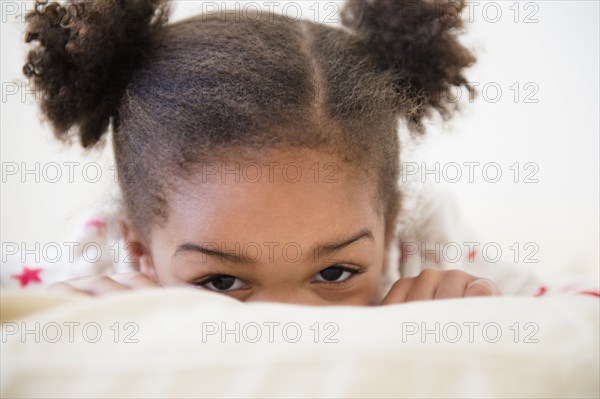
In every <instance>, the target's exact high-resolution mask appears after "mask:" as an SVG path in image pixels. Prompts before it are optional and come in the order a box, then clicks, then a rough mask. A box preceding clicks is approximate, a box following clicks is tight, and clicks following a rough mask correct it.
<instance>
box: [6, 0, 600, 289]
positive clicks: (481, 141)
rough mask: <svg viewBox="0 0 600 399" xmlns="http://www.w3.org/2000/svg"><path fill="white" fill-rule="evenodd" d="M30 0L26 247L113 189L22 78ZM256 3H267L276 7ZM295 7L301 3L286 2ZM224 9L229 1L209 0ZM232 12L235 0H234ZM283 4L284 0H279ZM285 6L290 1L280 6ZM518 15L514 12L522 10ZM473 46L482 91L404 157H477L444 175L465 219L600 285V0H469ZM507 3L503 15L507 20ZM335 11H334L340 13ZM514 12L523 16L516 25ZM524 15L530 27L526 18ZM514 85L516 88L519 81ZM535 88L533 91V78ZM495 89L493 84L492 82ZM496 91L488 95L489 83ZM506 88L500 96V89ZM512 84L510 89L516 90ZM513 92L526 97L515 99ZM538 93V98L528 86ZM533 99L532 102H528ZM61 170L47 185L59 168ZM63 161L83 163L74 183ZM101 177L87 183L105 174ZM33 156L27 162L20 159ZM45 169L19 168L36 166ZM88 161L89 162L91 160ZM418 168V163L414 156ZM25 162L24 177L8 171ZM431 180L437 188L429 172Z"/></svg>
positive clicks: (11, 67) (19, 207) (15, 78)
mask: <svg viewBox="0 0 600 399" xmlns="http://www.w3.org/2000/svg"><path fill="white" fill-rule="evenodd" d="M30 3H31V2H22V1H17V2H10V1H2V2H1V3H0V5H1V7H2V23H1V36H2V37H1V82H2V103H1V134H0V137H1V156H2V165H3V170H2V186H1V188H2V192H1V214H0V217H1V230H0V232H1V234H2V237H1V240H2V242H17V243H24V245H25V246H27V248H33V246H34V244H35V243H36V242H40V243H41V244H42V245H44V243H48V242H58V243H61V242H63V241H66V240H68V238H69V234H70V233H71V232H72V231H73V230H74V228H75V227H76V224H77V223H79V222H80V217H81V213H82V212H84V211H85V210H86V209H88V208H89V207H91V206H94V205H95V204H98V203H100V202H101V201H102V200H103V198H104V194H105V193H106V192H107V191H108V189H109V188H110V187H111V186H113V185H114V182H113V179H114V172H113V171H112V170H111V169H110V166H111V165H112V162H113V161H112V155H111V154H110V150H111V148H110V146H107V147H106V148H105V149H104V150H99V151H94V152H92V153H88V154H85V153H84V151H83V150H81V149H80V148H78V147H77V146H73V147H67V146H64V145H62V144H60V143H59V142H57V141H55V140H54V139H53V137H52V134H51V131H50V129H49V127H48V126H47V125H45V124H43V123H42V122H41V121H40V119H39V114H38V113H37V108H36V103H35V100H34V96H33V95H31V94H27V92H26V87H25V86H24V85H25V80H24V78H23V77H22V75H21V67H22V65H23V63H24V58H25V54H26V51H27V47H26V45H25V44H24V43H23V41H22V37H23V31H24V26H23V24H22V21H21V19H20V18H19V17H18V16H16V15H15V13H17V14H22V13H23V11H26V10H28V9H29V8H30V7H31V4H30ZM174 3H175V5H174V10H175V13H174V15H173V18H172V20H177V19H181V18H183V17H188V16H191V15H193V14H195V13H197V12H201V11H202V9H203V7H206V6H207V3H211V2H199V1H184V2H174ZM250 3H252V4H253V5H258V6H259V7H260V8H261V9H262V10H265V11H266V10H268V7H269V6H268V5H266V4H267V3H261V2H238V3H237V4H238V6H244V5H246V6H248V4H250ZM289 3H293V4H291V5H288V4H289ZM213 4H217V5H221V4H223V3H222V2H217V3H213ZM227 4H228V7H229V8H231V7H235V4H236V2H227ZM272 4H274V5H271V7H274V10H275V11H276V12H280V13H286V14H287V15H289V16H292V17H293V16H295V15H296V13H297V10H298V9H300V10H301V12H302V18H305V19H311V20H314V19H315V12H316V10H319V11H320V12H319V18H318V19H319V20H321V21H323V20H325V18H326V17H327V16H328V15H330V14H331V13H332V12H334V11H335V10H336V9H339V6H340V4H341V3H340V2H327V1H321V2H319V3H317V2H316V1H312V0H309V1H301V2H288V1H281V2H275V3H272ZM277 4H278V5H277ZM286 6H287V8H285V7H286ZM517 9H518V10H519V15H518V16H517V15H516V13H515V11H516V10H517ZM468 10H469V12H465V13H464V17H465V19H467V20H468V19H471V20H472V22H469V21H467V24H466V26H467V34H466V35H465V36H464V40H465V43H467V44H468V46H469V47H470V48H472V49H473V50H474V51H475V52H476V54H477V55H478V59H479V62H478V64H477V65H476V66H475V67H473V68H472V69H471V70H470V71H469V73H468V77H469V78H470V80H472V81H474V82H478V83H479V89H480V93H481V94H480V96H479V97H478V98H477V99H476V100H475V101H474V102H473V103H472V104H470V103H469V101H468V99H466V97H467V95H466V93H464V92H463V93H462V97H463V99H466V101H465V106H464V111H463V112H462V114H460V115H458V116H456V117H455V118H454V119H453V121H452V122H451V123H450V124H446V125H439V124H436V125H433V126H431V128H430V131H431V132H432V134H431V135H430V136H429V137H428V138H427V139H426V140H424V142H423V143H421V146H420V147H419V148H418V149H416V150H414V151H413V150H410V148H411V146H410V145H408V146H407V147H406V149H407V150H409V151H407V153H406V154H405V158H404V161H406V162H412V161H417V162H421V161H426V162H427V167H428V168H430V169H431V168H433V167H434V164H435V162H440V168H443V167H444V166H445V165H448V164H449V163H450V162H456V163H458V164H459V165H462V164H463V163H464V162H479V163H480V166H479V167H478V168H476V169H475V172H476V173H475V175H474V179H475V180H474V182H473V183H470V182H469V181H468V176H467V172H468V169H466V167H464V168H463V170H462V172H463V177H462V179H461V180H460V181H459V182H458V183H451V182H450V179H453V178H454V176H455V169H452V170H450V169H446V172H448V173H447V174H446V175H445V176H444V174H443V173H440V175H441V176H440V177H441V180H440V183H439V185H440V186H443V187H444V188H446V189H448V190H450V191H452V192H453V193H454V195H455V196H456V198H457V200H458V203H459V204H460V210H461V212H462V214H463V217H464V218H465V220H466V222H467V223H468V225H469V226H470V227H472V228H473V229H475V230H476V231H478V232H480V233H481V235H482V237H485V239H487V240H489V241H497V242H501V243H503V246H504V245H505V246H504V248H507V247H508V246H509V245H511V243H514V242H519V243H520V244H519V245H520V246H523V244H524V243H526V242H534V243H536V245H538V246H539V252H538V253H537V254H536V255H535V258H536V259H538V260H539V263H537V264H529V265H528V266H532V267H535V268H536V269H537V270H539V271H542V272H544V273H551V274H552V275H556V274H558V273H561V274H586V275H588V276H590V277H592V278H595V279H596V280H597V279H598V263H599V258H598V252H599V249H598V242H599V241H600V240H599V238H600V237H599V230H598V229H599V225H598V223H599V213H598V203H599V195H598V192H599V189H598V187H599V183H598V182H599V164H598V162H599V161H598V159H599V154H598V152H599V142H598V141H599V139H598V137H599V124H598V122H599V114H598V110H599V81H598V74H599V72H598V71H599V39H598V38H599V36H600V33H599V4H598V2H596V1H534V2H525V1H523V2H519V3H516V2H513V1H506V2H484V1H481V2H470V3H469V9H468ZM498 10H500V12H501V15H500V14H498V13H497V12H498ZM336 18H337V16H336V15H335V14H333V16H332V19H333V20H335V19H336ZM515 19H516V20H515ZM526 20H527V21H528V22H529V23H526V22H525V21H526ZM515 83H517V86H514V84H515ZM526 84H529V86H525V85H526ZM486 85H487V86H486ZM484 87H487V91H485V92H482V90H481V89H482V88H484ZM498 87H499V88H500V89H501V90H502V93H501V95H500V96H498V94H497V92H496V90H495V89H494V88H498ZM511 87H512V89H511ZM516 87H519V94H520V96H519V99H518V100H517V101H515V92H516ZM535 88H537V90H538V91H537V93H535V94H533V91H534V89H535ZM528 94H532V96H531V97H530V98H529V100H534V101H535V100H537V103H526V102H525V96H527V95H528ZM51 162H55V163H56V164H58V165H60V166H61V169H60V170H61V173H62V177H61V178H59V179H58V181H57V182H55V183H52V182H50V180H53V179H54V178H55V176H56V168H54V167H53V166H47V165H54V164H49V163H51ZM65 162H75V163H77V164H75V165H74V166H73V171H74V174H73V180H74V182H70V181H69V176H68V171H69V169H68V167H67V166H66V165H65V164H64V163H65ZM91 162H98V164H99V165H101V167H102V176H101V178H100V179H99V181H98V182H95V183H92V182H90V181H91V180H93V179H94V177H95V171H96V168H95V167H94V164H91ZM493 162H495V163H497V164H498V165H500V167H501V170H502V177H501V179H500V181H499V182H497V183H489V182H488V181H486V180H485V179H484V177H486V178H488V180H489V179H490V178H493V177H494V173H492V172H493V170H491V169H488V172H489V173H488V174H487V175H485V176H484V175H483V174H482V167H483V166H484V165H486V164H491V163H493ZM515 162H518V163H519V165H520V170H521V174H520V175H519V183H515V182H514V178H515V175H514V170H511V169H509V167H510V166H511V165H514V163H515ZM22 163H24V164H22ZM36 163H39V169H38V170H39V172H38V175H39V178H40V181H39V182H36V181H35V180H36V174H35V173H31V174H23V169H24V167H25V168H28V169H34V168H35V164H36ZM527 163H532V164H534V165H535V166H536V167H537V168H539V170H537V172H536V173H535V175H534V176H532V177H533V178H535V179H537V180H538V182H537V183H529V184H527V183H524V182H523V181H524V180H525V177H526V176H527V175H528V173H529V172H531V171H534V169H533V167H532V166H530V167H529V168H528V169H525V164H527ZM86 165H91V166H88V168H87V169H85V172H86V173H84V166H86ZM410 165H412V164H410ZM13 167H17V168H18V169H19V170H18V172H17V174H15V175H12V174H10V173H8V172H9V170H11V168H13ZM425 178H426V179H427V180H429V181H430V182H432V179H433V178H434V176H433V175H426V176H425Z"/></svg>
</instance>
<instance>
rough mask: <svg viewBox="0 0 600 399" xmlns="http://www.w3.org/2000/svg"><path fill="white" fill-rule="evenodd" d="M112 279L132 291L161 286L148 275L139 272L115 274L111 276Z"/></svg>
mask: <svg viewBox="0 0 600 399" xmlns="http://www.w3.org/2000/svg"><path fill="white" fill-rule="evenodd" d="M110 278H112V279H113V280H115V281H116V282H117V283H119V284H121V285H124V286H125V287H128V288H132V289H134V288H156V287H160V285H159V284H158V283H157V282H156V281H154V280H153V279H151V278H150V277H148V276H147V275H145V274H143V273H138V272H131V273H122V274H114V275H112V276H110Z"/></svg>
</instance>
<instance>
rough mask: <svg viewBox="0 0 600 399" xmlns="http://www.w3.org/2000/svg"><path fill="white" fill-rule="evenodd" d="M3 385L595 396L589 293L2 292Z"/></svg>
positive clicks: (209, 392) (193, 393) (595, 322)
mask: <svg viewBox="0 0 600 399" xmlns="http://www.w3.org/2000/svg"><path fill="white" fill-rule="evenodd" d="M1 305H2V308H1V312H0V314H1V315H2V328H1V332H2V344H1V345H2V348H1V349H2V351H1V360H2V367H1V371H0V373H1V374H0V376H1V381H2V388H1V394H2V395H1V396H2V397H28V398H33V397H61V398H70V397H77V398H84V397H146V398H153V397H369V398H371V397H428V398H429V397H477V398H480V397H544V398H548V397H598V395H599V393H600V392H599V382H598V375H599V372H600V370H599V353H600V348H599V342H598V341H599V338H598V337H599V331H598V330H599V314H600V304H599V302H598V299H597V298H595V297H592V296H554V297H541V298H530V297H480V298H458V299H449V300H441V301H424V302H411V303H407V304H399V305H388V306H383V307H351V306H333V307H309V306H302V305H291V304H278V303H248V304H244V303H241V302H238V301H236V300H234V299H231V298H228V297H225V296H223V295H220V294H216V293H211V292H205V291H198V290H194V289H190V288H165V289H147V290H139V291H128V292H125V293H116V294H113V295H109V296H104V297H99V298H88V297H79V296H57V295H50V294H35V293H25V292H10V291H5V292H2V293H1Z"/></svg>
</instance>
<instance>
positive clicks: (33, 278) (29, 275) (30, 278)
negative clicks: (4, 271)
mask: <svg viewBox="0 0 600 399" xmlns="http://www.w3.org/2000/svg"><path fill="white" fill-rule="evenodd" d="M41 271H42V269H30V268H28V267H26V266H25V267H23V271H22V272H21V274H13V275H12V276H10V277H11V278H14V279H17V280H19V283H20V284H21V288H23V287H25V286H27V285H28V284H29V283H31V282H33V283H41V282H42V279H41V278H40V276H39V274H40V272H41Z"/></svg>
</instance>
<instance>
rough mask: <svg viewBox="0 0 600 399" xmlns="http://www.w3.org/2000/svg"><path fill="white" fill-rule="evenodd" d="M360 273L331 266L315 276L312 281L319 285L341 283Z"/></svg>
mask: <svg viewBox="0 0 600 399" xmlns="http://www.w3.org/2000/svg"><path fill="white" fill-rule="evenodd" d="M358 273H360V271H358V270H355V269H351V268H349V267H344V266H331V267H328V268H327V269H323V270H321V271H320V272H319V273H317V274H315V275H314V277H313V281H316V282H320V283H343V282H345V281H348V280H349V279H351V278H352V277H353V276H354V275H356V274H358Z"/></svg>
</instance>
